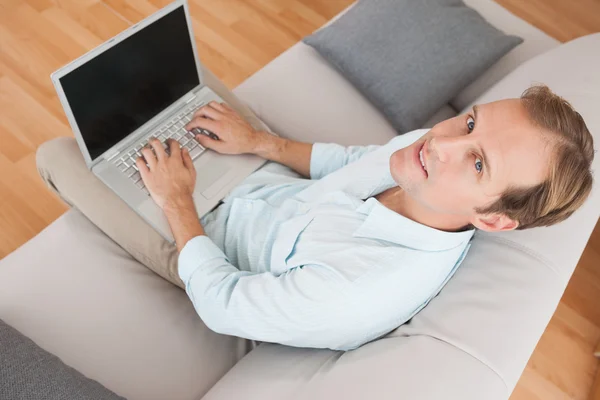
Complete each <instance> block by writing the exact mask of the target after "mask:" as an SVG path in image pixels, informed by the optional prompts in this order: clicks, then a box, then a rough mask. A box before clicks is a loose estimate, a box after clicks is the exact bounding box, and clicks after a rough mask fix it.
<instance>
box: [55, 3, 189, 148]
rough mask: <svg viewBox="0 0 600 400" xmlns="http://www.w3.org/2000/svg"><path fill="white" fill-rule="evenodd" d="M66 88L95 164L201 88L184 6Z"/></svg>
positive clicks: (79, 72)
mask: <svg viewBox="0 0 600 400" xmlns="http://www.w3.org/2000/svg"><path fill="white" fill-rule="evenodd" d="M60 82H61V84H62V87H63V90H64V92H65V95H66V97H67V100H68V102H69V105H70V106H71V110H72V111H73V115H74V116H75V120H76V121H77V125H78V126H79V129H80V131H81V135H82V136H83V140H84V142H85V145H86V147H87V149H88V151H89V153H90V156H91V158H92V160H94V159H95V158H97V157H98V156H100V155H101V154H102V153H104V152H105V151H106V150H108V149H110V148H111V147H112V146H113V145H115V144H116V143H118V142H119V141H120V140H121V139H123V138H124V137H126V136H127V135H129V134H130V133H131V132H133V131H135V130H136V129H137V128H139V127H140V126H142V125H143V124H145V123H146V122H148V121H149V120H150V119H152V117H154V116H155V115H156V114H158V113H160V112H161V111H162V110H164V109H165V108H166V107H168V106H169V105H171V104H172V103H173V102H174V101H176V100H177V99H179V98H180V97H182V96H183V95H185V94H186V93H187V92H189V91H190V90H192V89H193V88H194V87H196V86H197V85H198V84H199V83H200V82H199V79H198V73H197V71H196V64H195V60H194V51H193V49H192V43H191V41H190V34H189V31H188V26H187V22H186V18H185V12H184V9H183V6H181V7H179V8H177V9H175V10H174V11H172V12H170V13H169V14H167V15H165V16H164V17H162V18H160V19H159V20H157V21H155V22H154V23H152V24H150V25H149V26H147V27H145V28H143V29H142V30H140V31H138V32H136V33H135V34H133V35H132V36H130V37H128V38H127V39H125V40H123V41H122V42H120V43H119V44H117V45H115V46H113V47H111V48H110V49H109V50H106V51H105V52H103V53H102V54H100V55H99V56H97V57H95V58H94V59H92V60H91V61H88V62H87V63H85V64H84V65H82V66H80V67H79V68H77V69H75V70H73V71H72V72H70V73H69V74H67V75H65V76H64V77H63V78H61V79H60Z"/></svg>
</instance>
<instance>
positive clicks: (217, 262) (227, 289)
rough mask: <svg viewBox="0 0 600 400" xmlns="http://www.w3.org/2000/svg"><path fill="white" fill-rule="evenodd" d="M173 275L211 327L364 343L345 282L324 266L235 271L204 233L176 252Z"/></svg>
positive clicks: (279, 337) (247, 334)
mask: <svg viewBox="0 0 600 400" xmlns="http://www.w3.org/2000/svg"><path fill="white" fill-rule="evenodd" d="M179 275H180V277H181V279H182V280H183V282H184V284H185V289H186V292H187V294H188V296H189V298H190V299H191V301H192V303H193V305H194V307H195V309H196V312H197V313H198V315H199V316H200V318H201V319H202V320H203V322H204V323H205V324H206V326H208V327H209V328H210V329H211V330H213V331H215V332H218V333H221V334H226V335H233V336H238V337H243V338H247V339H252V340H258V341H263V342H275V343H281V344H284V345H288V346H296V347H313V348H329V349H333V350H351V349H354V348H356V347H358V346H359V345H361V344H363V343H364V342H365V339H366V337H365V332H364V331H363V328H362V325H361V324H357V323H356V317H359V319H360V316H358V315H357V314H359V313H360V312H359V311H358V310H357V308H356V307H353V304H352V303H353V302H352V301H347V300H348V296H349V293H348V289H349V288H350V287H351V282H349V281H348V280H346V279H344V278H343V277H342V276H340V274H339V273H338V272H336V271H335V270H333V269H331V268H329V267H326V266H321V265H304V266H301V267H296V268H294V269H291V270H289V271H286V272H285V273H283V274H281V275H274V274H272V273H269V272H265V273H255V272H249V271H240V270H239V269H237V268H236V267H235V266H233V265H232V264H230V263H229V260H228V259H227V257H226V255H225V254H224V253H223V252H222V251H221V249H219V248H218V247H217V246H216V245H215V244H214V243H213V242H212V241H211V240H210V238H208V237H207V236H197V237H195V238H193V239H191V240H190V241H189V242H188V243H187V244H186V245H185V247H184V248H183V249H182V251H181V253H180V255H179ZM354 300H356V299H354ZM365 317H366V316H365Z"/></svg>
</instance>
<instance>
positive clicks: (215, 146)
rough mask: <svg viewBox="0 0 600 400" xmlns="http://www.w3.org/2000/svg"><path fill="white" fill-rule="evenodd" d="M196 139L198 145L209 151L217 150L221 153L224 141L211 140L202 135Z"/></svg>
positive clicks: (196, 136)
mask: <svg viewBox="0 0 600 400" xmlns="http://www.w3.org/2000/svg"><path fill="white" fill-rule="evenodd" d="M195 138H196V141H197V142H198V143H200V144H201V145H202V146H204V147H206V148H207V149H211V150H216V151H217V152H220V148H221V145H222V144H223V142H222V141H220V140H215V139H212V138H210V137H208V136H206V135H202V134H200V135H195Z"/></svg>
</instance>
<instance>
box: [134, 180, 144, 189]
mask: <svg viewBox="0 0 600 400" xmlns="http://www.w3.org/2000/svg"><path fill="white" fill-rule="evenodd" d="M135 186H137V187H139V188H140V189H141V188H143V187H144V181H142V180H139V181H137V182H135Z"/></svg>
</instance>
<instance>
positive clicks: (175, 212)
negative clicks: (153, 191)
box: [163, 195, 206, 252]
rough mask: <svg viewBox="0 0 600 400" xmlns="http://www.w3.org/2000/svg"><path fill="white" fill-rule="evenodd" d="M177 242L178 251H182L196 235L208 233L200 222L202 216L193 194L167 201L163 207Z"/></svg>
mask: <svg viewBox="0 0 600 400" xmlns="http://www.w3.org/2000/svg"><path fill="white" fill-rule="evenodd" d="M163 211H164V213H165V216H166V217H167V221H169V226H170V227H171V232H173V237H174V238H175V243H176V244H177V251H179V252H181V250H182V249H183V247H184V246H185V245H186V243H187V242H188V241H189V240H190V239H193V238H195V237H196V236H200V235H206V233H205V232H204V228H202V225H201V224H200V218H199V217H198V213H197V212H196V206H195V205H194V199H193V198H192V196H191V195H187V196H182V197H180V198H178V199H174V200H172V201H169V202H167V204H165V207H164V209H163Z"/></svg>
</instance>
